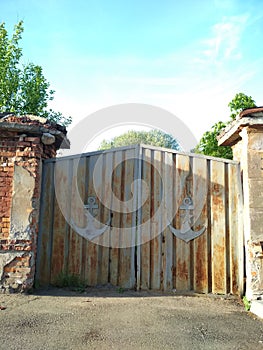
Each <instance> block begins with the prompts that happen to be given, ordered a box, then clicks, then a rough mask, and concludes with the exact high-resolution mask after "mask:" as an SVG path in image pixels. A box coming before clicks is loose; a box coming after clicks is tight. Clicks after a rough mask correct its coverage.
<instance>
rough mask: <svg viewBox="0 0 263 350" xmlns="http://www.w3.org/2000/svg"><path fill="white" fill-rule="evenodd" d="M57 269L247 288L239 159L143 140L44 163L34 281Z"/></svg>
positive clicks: (147, 281)
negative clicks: (158, 145) (162, 146)
mask: <svg viewBox="0 0 263 350" xmlns="http://www.w3.org/2000/svg"><path fill="white" fill-rule="evenodd" d="M93 229H94V230H93ZM93 231H94V232H97V234H93ZM60 272H65V273H67V274H77V275H79V276H81V278H82V279H84V280H85V281H86V283H87V285H91V286H96V285H101V284H107V283H110V284H112V285H115V286H119V287H122V288H137V289H155V290H172V289H176V290H177V291H195V292H200V293H219V294H228V293H231V294H235V295H238V294H242V291H243V225H242V188H241V175H240V168H239V164H238V163H237V162H234V161H229V160H224V159H217V158H212V157H204V156H201V155H196V154H185V153H180V152H177V151H173V150H168V149H160V148H155V147H149V146H143V145H140V146H131V147H125V148H119V149H113V150H110V151H106V152H105V151H104V152H101V151H99V152H94V153H87V154H83V155H81V156H73V157H65V158H58V159H51V160H46V161H44V164H43V181H42V199H41V214H40V229H39V239H38V253H37V272H36V279H37V280H38V282H39V283H40V284H41V285H46V284H50V283H53V282H54V281H55V279H56V277H57V276H58V274H59V273H60Z"/></svg>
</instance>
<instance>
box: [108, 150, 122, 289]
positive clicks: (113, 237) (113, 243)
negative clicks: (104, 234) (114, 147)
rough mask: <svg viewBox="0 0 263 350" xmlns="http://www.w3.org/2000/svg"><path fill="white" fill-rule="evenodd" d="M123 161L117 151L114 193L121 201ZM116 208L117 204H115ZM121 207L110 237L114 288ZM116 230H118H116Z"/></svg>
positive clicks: (115, 212) (114, 166)
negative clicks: (121, 163)
mask: <svg viewBox="0 0 263 350" xmlns="http://www.w3.org/2000/svg"><path fill="white" fill-rule="evenodd" d="M121 160H122V152H120V151H116V152H114V154H113V178H112V192H113V194H114V195H115V196H116V198H117V199H119V200H121V165H118V164H119V163H120V162H121ZM115 206H116V204H115ZM120 212H121V206H120V203H119V205H117V206H116V211H114V213H113V217H112V227H113V228H112V233H111V236H110V239H111V242H110V271H109V280H110V283H111V284H112V285H114V286H117V285H118V283H119V282H118V275H119V270H118V269H119V244H120V242H119V233H118V229H120V224H121V213H120ZM114 228H116V230H115V229H114Z"/></svg>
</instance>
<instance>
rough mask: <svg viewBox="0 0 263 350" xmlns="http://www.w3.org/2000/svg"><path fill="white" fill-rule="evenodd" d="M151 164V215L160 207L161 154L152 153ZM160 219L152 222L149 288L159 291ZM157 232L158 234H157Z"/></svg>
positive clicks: (160, 263)
mask: <svg viewBox="0 0 263 350" xmlns="http://www.w3.org/2000/svg"><path fill="white" fill-rule="evenodd" d="M153 154H154V156H153V158H152V164H153V165H154V171H153V174H152V177H153V188H152V194H153V195H152V204H151V206H152V213H155V212H156V211H157V210H158V208H159V207H160V205H161V201H162V196H163V188H162V186H163V182H162V152H161V151H157V150H155V151H154V153H153ZM160 219H161V218H159V217H157V218H156V220H152V237H153V239H152V240H151V242H150V245H151V288H152V289H161V280H162V235H161V233H160V232H161V225H162V222H161V220H160ZM158 232H159V233H158Z"/></svg>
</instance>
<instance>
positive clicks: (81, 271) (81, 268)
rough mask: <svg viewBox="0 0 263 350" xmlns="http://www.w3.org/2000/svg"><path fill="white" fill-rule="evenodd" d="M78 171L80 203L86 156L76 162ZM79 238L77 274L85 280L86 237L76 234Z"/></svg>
mask: <svg viewBox="0 0 263 350" xmlns="http://www.w3.org/2000/svg"><path fill="white" fill-rule="evenodd" d="M77 170H78V172H77V181H78V191H79V196H80V198H81V200H82V203H81V204H82V205H83V206H84V204H85V203H86V157H84V156H83V157H81V158H80V159H79V162H78V169H77ZM81 219H82V220H81V222H80V224H81V226H82V227H83V226H84V225H86V220H85V217H84V216H83V217H82V218H81ZM78 240H79V253H80V257H79V269H78V274H79V275H80V277H81V278H83V279H84V280H85V261H86V241H87V240H86V239H85V238H84V237H81V236H79V235H78Z"/></svg>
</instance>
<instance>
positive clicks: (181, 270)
mask: <svg viewBox="0 0 263 350" xmlns="http://www.w3.org/2000/svg"><path fill="white" fill-rule="evenodd" d="M176 271H177V278H179V279H180V280H182V281H187V280H188V274H189V271H188V266H187V263H186V261H185V260H184V261H182V260H181V259H178V260H177V268H176Z"/></svg>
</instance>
